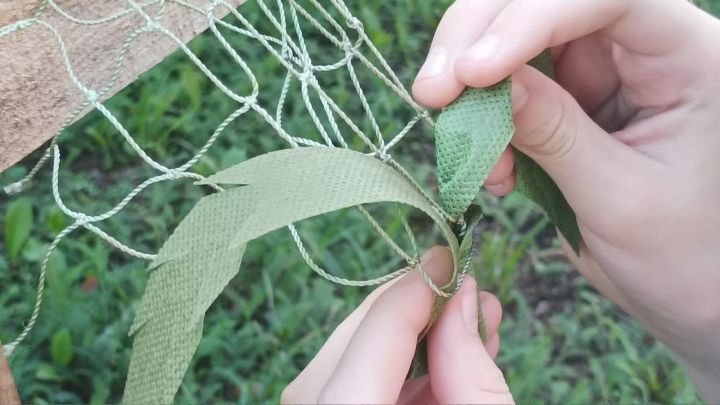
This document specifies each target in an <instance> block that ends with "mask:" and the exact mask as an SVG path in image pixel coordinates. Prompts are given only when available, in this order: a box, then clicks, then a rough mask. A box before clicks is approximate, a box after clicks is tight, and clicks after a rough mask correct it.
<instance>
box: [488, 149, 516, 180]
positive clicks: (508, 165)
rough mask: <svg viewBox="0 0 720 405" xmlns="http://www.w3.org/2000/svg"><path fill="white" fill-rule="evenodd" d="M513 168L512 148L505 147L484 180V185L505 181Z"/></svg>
mask: <svg viewBox="0 0 720 405" xmlns="http://www.w3.org/2000/svg"><path fill="white" fill-rule="evenodd" d="M514 168H515V154H514V153H513V150H512V148H510V147H507V148H505V150H504V151H503V153H502V154H501V155H500V159H498V161H497V163H495V166H494V167H493V168H492V170H491V171H490V174H488V177H487V179H485V184H486V185H487V184H500V183H502V182H504V181H505V180H507V178H508V177H510V176H512V172H513V169H514Z"/></svg>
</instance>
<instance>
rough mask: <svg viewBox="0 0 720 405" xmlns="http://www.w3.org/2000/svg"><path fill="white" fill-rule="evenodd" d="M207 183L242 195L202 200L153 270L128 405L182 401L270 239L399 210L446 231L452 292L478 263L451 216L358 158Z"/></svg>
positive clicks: (255, 167)
mask: <svg viewBox="0 0 720 405" xmlns="http://www.w3.org/2000/svg"><path fill="white" fill-rule="evenodd" d="M202 183H203V184H225V185H239V186H237V187H235V188H232V189H230V190H227V191H224V192H220V193H216V194H213V195H210V196H207V197H205V198H203V199H202V200H201V201H200V202H199V203H198V204H197V205H196V207H195V208H193V210H192V211H191V212H190V213H189V214H188V215H187V217H186V218H185V219H184V220H183V221H182V223H181V224H180V225H179V226H178V227H177V229H176V230H175V232H174V233H173V234H172V236H171V237H170V238H169V239H168V240H167V242H166V243H165V245H164V246H163V247H162V249H161V250H160V252H159V253H158V255H157V258H156V259H155V260H154V261H153V262H152V264H151V268H152V269H153V270H152V273H151V275H150V280H149V282H148V286H147V289H146V292H145V294H144V296H143V301H142V303H141V306H140V309H139V311H138V315H137V317H136V319H135V322H134V324H133V327H132V329H131V333H132V334H134V335H135V340H134V350H133V356H132V360H131V363H130V371H129V374H128V382H127V385H126V389H125V397H124V401H125V402H126V403H133V404H134V403H170V402H172V401H173V398H174V395H175V393H176V391H177V389H178V387H179V386H180V383H181V381H182V378H183V376H184V374H185V371H186V370H187V367H188V365H189V363H190V360H191V359H192V356H193V354H194V352H195V350H196V348H197V345H198V343H199V341H200V337H201V335H202V322H203V319H204V315H205V311H207V309H208V308H209V306H210V305H211V304H212V302H213V301H214V300H215V299H216V298H217V296H218V295H219V294H220V293H221V292H222V290H223V288H224V287H225V286H226V285H227V283H228V282H229V281H230V280H231V279H232V278H233V276H235V274H237V272H238V271H239V269H240V263H241V260H242V255H243V253H244V250H245V246H246V245H247V243H248V242H250V241H252V240H254V239H256V238H259V237H261V236H263V235H265V234H267V233H268V232H271V231H273V230H275V229H278V228H281V227H284V226H287V225H290V224H292V223H293V222H296V221H300V220H302V219H306V218H310V217H313V216H316V215H320V214H324V213H327V212H330V211H335V210H339V209H342V208H348V207H352V206H355V205H358V204H365V203H374V202H395V203H402V204H406V205H410V206H413V207H415V208H417V209H419V210H421V211H423V212H425V213H426V214H427V215H428V216H430V217H431V218H432V219H433V220H434V221H435V222H436V223H437V224H438V226H439V228H440V231H441V233H442V234H443V236H444V237H445V238H446V239H447V242H448V243H449V245H450V248H451V250H452V252H453V256H454V258H455V269H456V271H455V276H454V277H453V280H452V281H451V283H455V282H456V280H457V272H458V271H462V269H463V267H464V266H465V263H466V261H467V260H466V259H467V256H468V255H469V254H470V250H471V249H470V247H471V241H470V242H468V241H464V242H463V244H462V246H460V244H459V242H458V240H457V239H456V237H455V235H454V233H453V231H452V229H451V228H450V226H449V225H448V224H447V222H446V221H445V219H444V217H443V216H442V215H440V213H438V212H437V210H436V209H435V206H434V205H433V204H432V202H431V201H430V200H429V199H428V198H427V197H426V196H425V195H424V194H423V193H422V192H421V191H420V190H419V189H418V188H417V187H416V186H415V185H413V183H412V182H410V181H409V180H408V179H407V178H406V177H405V176H404V175H403V174H402V173H400V172H398V171H397V170H395V169H393V168H392V167H391V166H389V165H387V164H386V163H384V162H383V161H381V160H379V159H377V158H375V157H372V156H368V155H364V154H362V153H359V152H354V151H351V150H347V149H337V148H325V147H310V148H299V149H288V150H281V151H277V152H272V153H268V154H265V155H261V156H259V157H256V158H254V159H250V160H248V161H245V162H243V163H241V164H239V165H237V166H234V167H232V168H230V169H227V170H225V171H222V172H220V173H218V174H216V175H214V176H212V177H210V178H208V179H206V180H204V181H203V182H202ZM469 234H471V232H470V233H469ZM466 239H468V238H466ZM471 239H472V238H470V240H471Z"/></svg>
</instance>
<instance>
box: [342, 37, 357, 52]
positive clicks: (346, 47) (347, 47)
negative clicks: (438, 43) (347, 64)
mask: <svg viewBox="0 0 720 405" xmlns="http://www.w3.org/2000/svg"><path fill="white" fill-rule="evenodd" d="M340 46H341V47H342V50H343V51H345V54H346V55H350V54H353V53H355V46H354V45H353V44H352V42H350V41H348V40H347V39H346V40H344V41H343V42H342V44H340Z"/></svg>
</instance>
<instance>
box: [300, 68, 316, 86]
mask: <svg viewBox="0 0 720 405" xmlns="http://www.w3.org/2000/svg"><path fill="white" fill-rule="evenodd" d="M298 79H300V81H301V82H303V83H310V84H314V81H315V76H314V75H313V71H312V66H310V65H305V66H304V69H303V71H302V73H300V75H299V76H298Z"/></svg>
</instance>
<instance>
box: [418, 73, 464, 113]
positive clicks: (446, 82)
mask: <svg viewBox="0 0 720 405" xmlns="http://www.w3.org/2000/svg"><path fill="white" fill-rule="evenodd" d="M464 89H465V85H464V84H462V83H460V81H458V80H457V79H456V78H455V77H454V75H453V74H452V72H450V73H449V74H444V75H442V76H439V77H431V78H420V77H418V78H417V79H415V82H414V83H413V86H412V93H413V97H414V98H415V101H417V102H418V103H420V104H421V105H423V106H424V107H427V108H432V109H439V108H442V107H445V106H447V105H448V104H450V103H452V102H453V101H454V100H455V99H456V98H457V97H458V96H459V95H460V93H462V91H463V90H464Z"/></svg>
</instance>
